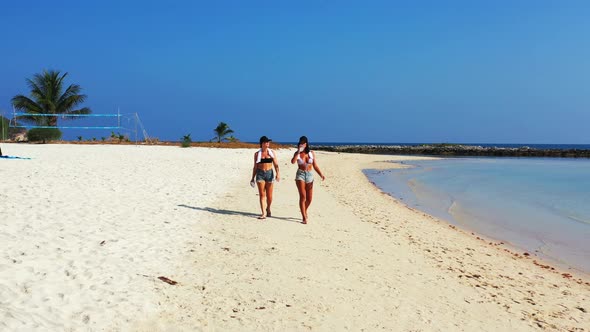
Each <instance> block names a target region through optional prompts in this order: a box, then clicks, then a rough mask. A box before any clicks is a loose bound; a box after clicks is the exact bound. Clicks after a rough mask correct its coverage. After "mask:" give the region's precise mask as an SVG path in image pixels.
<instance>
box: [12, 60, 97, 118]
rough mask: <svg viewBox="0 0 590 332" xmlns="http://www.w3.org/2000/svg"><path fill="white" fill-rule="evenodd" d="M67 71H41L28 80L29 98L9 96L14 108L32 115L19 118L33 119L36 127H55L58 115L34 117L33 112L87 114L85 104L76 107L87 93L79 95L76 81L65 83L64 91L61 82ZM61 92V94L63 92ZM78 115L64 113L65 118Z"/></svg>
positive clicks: (84, 98) (79, 89) (88, 110)
mask: <svg viewBox="0 0 590 332" xmlns="http://www.w3.org/2000/svg"><path fill="white" fill-rule="evenodd" d="M67 75H68V73H64V74H63V75H62V74H60V72H58V71H54V70H50V71H45V70H44V71H43V73H42V74H35V76H33V79H27V85H28V86H29V88H30V89H31V98H28V97H26V96H23V95H17V96H15V97H14V98H12V105H13V106H14V108H15V109H17V110H19V111H23V112H25V113H28V114H31V116H26V117H21V120H23V121H26V122H32V123H35V124H37V125H39V126H52V127H57V116H34V115H35V114H72V115H76V114H90V113H91V112H92V111H91V110H90V108H88V107H82V108H79V109H75V108H76V106H77V105H78V104H81V103H83V102H84V100H86V95H82V94H80V91H82V88H80V86H79V85H77V84H72V85H70V86H68V87H67V88H66V89H65V91H63V84H64V83H63V81H64V78H65V77H66V76H67ZM62 91H63V93H62ZM75 118H77V117H75V116H72V117H68V116H65V117H64V119H75Z"/></svg>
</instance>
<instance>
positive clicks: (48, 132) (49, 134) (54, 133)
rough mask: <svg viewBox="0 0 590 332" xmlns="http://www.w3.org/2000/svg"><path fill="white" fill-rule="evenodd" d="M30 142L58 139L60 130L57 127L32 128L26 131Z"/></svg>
mask: <svg viewBox="0 0 590 332" xmlns="http://www.w3.org/2000/svg"><path fill="white" fill-rule="evenodd" d="M27 137H28V139H29V141H30V142H39V141H42V142H43V143H45V142H46V141H53V140H58V139H60V138H61V131H60V130H59V129H57V128H33V129H31V130H29V131H28V132H27Z"/></svg>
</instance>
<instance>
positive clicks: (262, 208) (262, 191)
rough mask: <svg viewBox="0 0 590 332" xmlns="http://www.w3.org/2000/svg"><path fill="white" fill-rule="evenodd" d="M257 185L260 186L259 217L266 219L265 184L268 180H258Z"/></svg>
mask: <svg viewBox="0 0 590 332" xmlns="http://www.w3.org/2000/svg"><path fill="white" fill-rule="evenodd" d="M256 185H257V186H258V199H259V200H260V211H261V212H260V213H261V214H260V217H258V219H264V218H266V213H265V211H266V208H265V205H266V190H265V185H266V182H256Z"/></svg>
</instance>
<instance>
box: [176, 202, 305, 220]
mask: <svg viewBox="0 0 590 332" xmlns="http://www.w3.org/2000/svg"><path fill="white" fill-rule="evenodd" d="M178 206H180V207H183V208H187V209H193V210H199V211H207V212H211V213H217V214H224V215H232V216H244V217H252V218H258V216H259V214H257V213H250V212H243V211H232V210H223V209H214V208H210V207H196V206H189V205H184V204H179V205H178ZM267 219H280V220H285V221H291V222H301V221H300V220H299V219H297V218H289V217H277V216H272V217H268V218H267Z"/></svg>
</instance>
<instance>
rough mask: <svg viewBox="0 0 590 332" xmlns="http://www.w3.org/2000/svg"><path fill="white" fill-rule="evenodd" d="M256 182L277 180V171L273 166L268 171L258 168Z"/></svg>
mask: <svg viewBox="0 0 590 332" xmlns="http://www.w3.org/2000/svg"><path fill="white" fill-rule="evenodd" d="M256 182H271V183H272V182H275V172H274V170H273V169H272V168H271V169H269V170H268V171H263V170H261V169H257V170H256Z"/></svg>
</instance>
